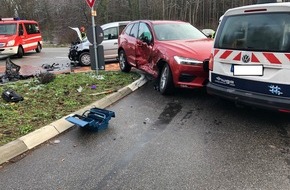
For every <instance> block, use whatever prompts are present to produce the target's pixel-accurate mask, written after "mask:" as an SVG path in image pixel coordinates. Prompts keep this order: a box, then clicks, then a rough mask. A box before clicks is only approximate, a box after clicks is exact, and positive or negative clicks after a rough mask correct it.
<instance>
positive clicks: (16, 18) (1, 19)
mask: <svg viewBox="0 0 290 190" xmlns="http://www.w3.org/2000/svg"><path fill="white" fill-rule="evenodd" d="M12 20H21V19H20V18H19V17H15V18H0V21H12Z"/></svg>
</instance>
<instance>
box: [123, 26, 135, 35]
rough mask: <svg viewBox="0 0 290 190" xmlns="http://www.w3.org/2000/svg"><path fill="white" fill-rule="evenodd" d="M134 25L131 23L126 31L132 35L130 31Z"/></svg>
mask: <svg viewBox="0 0 290 190" xmlns="http://www.w3.org/2000/svg"><path fill="white" fill-rule="evenodd" d="M132 27H133V24H130V25H128V27H127V28H126V30H125V33H126V34H127V35H130V32H131V29H132Z"/></svg>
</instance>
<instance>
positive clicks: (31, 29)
mask: <svg viewBox="0 0 290 190" xmlns="http://www.w3.org/2000/svg"><path fill="white" fill-rule="evenodd" d="M24 26H25V29H26V32H27V34H38V33H40V31H39V28H38V25H37V24H34V23H24Z"/></svg>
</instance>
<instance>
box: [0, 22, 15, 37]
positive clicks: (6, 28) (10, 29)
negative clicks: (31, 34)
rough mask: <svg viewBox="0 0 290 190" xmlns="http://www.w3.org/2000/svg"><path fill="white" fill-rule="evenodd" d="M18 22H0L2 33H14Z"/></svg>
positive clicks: (0, 31) (0, 32)
mask: <svg viewBox="0 0 290 190" xmlns="http://www.w3.org/2000/svg"><path fill="white" fill-rule="evenodd" d="M15 33H16V24H0V34H7V35H14V34H15Z"/></svg>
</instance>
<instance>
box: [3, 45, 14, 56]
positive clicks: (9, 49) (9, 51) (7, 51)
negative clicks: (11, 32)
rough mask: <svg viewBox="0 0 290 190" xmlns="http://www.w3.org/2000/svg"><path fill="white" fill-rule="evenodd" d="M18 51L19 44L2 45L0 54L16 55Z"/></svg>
mask: <svg viewBox="0 0 290 190" xmlns="http://www.w3.org/2000/svg"><path fill="white" fill-rule="evenodd" d="M17 52H18V46H14V47H5V48H4V47H1V48H0V55H15V54H17Z"/></svg>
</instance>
